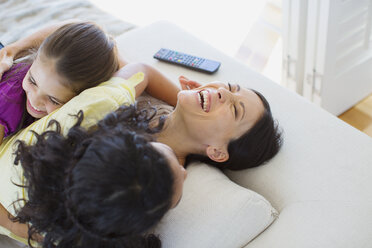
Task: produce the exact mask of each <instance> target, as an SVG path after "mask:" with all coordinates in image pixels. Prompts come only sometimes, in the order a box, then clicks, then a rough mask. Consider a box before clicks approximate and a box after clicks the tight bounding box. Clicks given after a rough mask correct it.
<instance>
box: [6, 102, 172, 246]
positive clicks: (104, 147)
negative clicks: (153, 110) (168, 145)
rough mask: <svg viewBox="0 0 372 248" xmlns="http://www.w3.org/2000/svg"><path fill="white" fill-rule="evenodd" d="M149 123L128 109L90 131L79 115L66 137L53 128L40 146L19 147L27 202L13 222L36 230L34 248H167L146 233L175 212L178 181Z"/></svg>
mask: <svg viewBox="0 0 372 248" xmlns="http://www.w3.org/2000/svg"><path fill="white" fill-rule="evenodd" d="M148 116H149V113H148V112H143V111H142V112H139V111H137V109H136V107H135V106H133V105H131V106H124V107H121V108H120V109H119V110H117V111H115V112H113V113H110V114H108V115H107V116H106V117H105V119H103V120H102V121H100V122H99V123H98V124H97V125H96V126H95V127H94V128H90V129H89V130H85V129H84V128H82V127H81V126H80V125H81V122H82V120H83V113H82V112H79V114H78V115H77V118H78V121H77V123H76V124H75V125H74V126H73V127H72V128H71V129H70V130H69V132H68V134H67V136H66V137H65V136H63V135H62V134H61V132H60V131H61V128H60V125H59V123H58V122H57V121H55V120H54V121H51V122H50V123H49V126H51V125H54V126H55V131H46V132H44V133H42V134H36V133H35V134H36V136H37V141H36V143H35V144H33V145H29V146H28V145H26V144H25V143H24V142H22V141H18V147H17V151H16V153H15V155H16V159H15V164H18V163H20V164H21V166H22V167H23V169H24V176H25V179H26V180H25V185H24V187H25V188H26V190H27V194H28V199H22V200H24V201H25V205H24V206H23V207H22V208H21V209H19V210H18V212H17V215H16V217H15V218H14V219H13V221H18V222H20V223H30V224H31V226H30V229H29V233H28V234H29V238H28V241H29V245H31V239H32V238H31V237H33V235H34V234H36V233H40V234H42V235H44V239H43V241H42V246H43V247H48V248H49V247H60V248H63V247H69V248H70V247H79V248H80V247H81V248H82V247H89V248H94V247H100V248H102V247H125V248H134V247H161V242H160V239H159V238H158V237H157V236H155V235H153V234H146V232H148V231H149V229H150V228H152V227H153V226H154V225H155V224H156V223H158V222H159V220H160V219H161V218H162V217H163V216H164V214H165V213H166V212H167V211H168V210H169V208H170V207H171V199H172V195H173V181H174V178H173V174H172V172H171V169H170V167H169V164H168V162H167V160H166V158H165V157H164V156H163V155H161V154H160V153H159V152H158V151H157V150H155V149H154V147H153V146H152V145H151V144H150V142H149V141H150V140H151V138H150V136H149V135H147V133H149V132H150V133H151V132H153V130H150V129H149V128H148V122H149V119H150V118H149V117H148Z"/></svg>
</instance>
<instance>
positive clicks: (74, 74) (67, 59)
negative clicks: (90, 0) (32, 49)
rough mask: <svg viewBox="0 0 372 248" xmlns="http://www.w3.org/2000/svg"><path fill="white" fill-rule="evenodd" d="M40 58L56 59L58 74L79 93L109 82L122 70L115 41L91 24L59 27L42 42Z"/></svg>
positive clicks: (72, 24)
mask: <svg viewBox="0 0 372 248" xmlns="http://www.w3.org/2000/svg"><path fill="white" fill-rule="evenodd" d="M37 56H40V58H41V59H45V58H48V59H53V60H55V68H56V71H57V73H58V75H60V77H61V78H62V79H64V80H63V83H64V84H65V86H67V87H69V88H71V89H72V90H73V91H74V92H75V93H76V94H78V93H80V92H81V91H83V90H85V89H87V88H90V87H94V86H96V85H98V84H99V83H101V82H104V81H106V80H108V79H110V78H111V77H112V75H113V74H114V73H115V72H116V71H117V70H118V69H119V59H118V52H117V48H116V44H115V41H114V40H113V39H112V38H111V37H109V36H108V35H107V34H106V33H105V32H104V31H103V30H102V29H101V28H100V27H98V26H97V25H96V24H94V23H90V22H79V23H70V24H66V25H64V26H62V27H60V28H59V29H57V30H56V31H55V32H53V33H52V34H51V35H49V36H48V37H47V38H46V39H45V40H44V41H43V43H42V44H41V46H40V48H39V52H38V55H37Z"/></svg>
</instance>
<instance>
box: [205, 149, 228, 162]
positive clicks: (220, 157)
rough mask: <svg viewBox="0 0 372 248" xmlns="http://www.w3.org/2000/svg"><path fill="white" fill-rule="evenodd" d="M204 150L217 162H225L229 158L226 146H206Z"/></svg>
mask: <svg viewBox="0 0 372 248" xmlns="http://www.w3.org/2000/svg"><path fill="white" fill-rule="evenodd" d="M206 152H207V156H208V157H209V158H210V159H211V160H213V161H215V162H218V163H222V162H225V161H227V160H228V159H229V152H228V151H227V148H226V147H216V146H208V147H207V150H206Z"/></svg>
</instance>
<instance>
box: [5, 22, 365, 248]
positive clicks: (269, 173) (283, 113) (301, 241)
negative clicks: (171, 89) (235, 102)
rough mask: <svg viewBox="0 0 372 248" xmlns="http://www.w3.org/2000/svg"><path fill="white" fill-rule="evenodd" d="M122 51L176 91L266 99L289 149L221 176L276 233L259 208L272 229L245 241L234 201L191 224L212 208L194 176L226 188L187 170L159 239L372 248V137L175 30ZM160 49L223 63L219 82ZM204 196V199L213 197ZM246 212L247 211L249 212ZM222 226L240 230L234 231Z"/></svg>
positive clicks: (125, 38) (139, 34)
mask: <svg viewBox="0 0 372 248" xmlns="http://www.w3.org/2000/svg"><path fill="white" fill-rule="evenodd" d="M206 32H207V31H206ZM221 39H224V37H223V34H221ZM117 42H118V45H119V50H120V51H121V52H122V53H123V54H124V57H125V58H127V59H128V60H130V61H139V62H146V63H148V64H151V65H153V66H154V67H156V68H158V69H159V70H160V71H162V72H163V73H164V74H166V75H167V76H168V77H170V78H171V79H173V80H174V81H175V82H176V81H177V78H178V76H179V75H185V76H187V77H189V78H192V79H196V80H198V81H200V82H209V81H214V80H220V81H226V82H239V84H241V85H243V86H246V87H250V88H254V89H256V90H258V91H260V92H262V93H263V94H264V95H265V96H266V97H267V99H268V100H269V102H270V104H271V106H272V110H273V114H274V115H275V117H276V118H277V119H278V121H279V123H280V125H281V127H282V128H283V130H284V145H283V147H282V149H281V151H280V153H279V154H278V155H277V156H276V157H275V158H274V159H272V160H271V161H270V162H269V163H267V164H266V165H263V166H261V167H258V168H254V169H249V170H245V171H240V172H231V171H226V172H225V174H226V175H227V176H228V177H229V178H230V179H231V180H232V181H233V182H235V183H236V184H235V183H233V182H231V181H229V180H228V181H229V182H230V183H231V184H232V185H235V186H234V187H235V188H234V190H235V191H239V190H242V188H240V187H239V186H237V185H241V186H243V187H245V188H247V189H251V190H253V191H255V192H257V193H259V194H261V195H262V196H264V197H265V198H266V199H267V200H268V201H269V202H270V203H271V204H272V205H273V207H274V208H275V209H276V210H277V211H278V212H279V217H278V218H277V219H276V220H275V221H274V222H273V223H272V224H271V225H270V223H271V222H272V220H273V218H271V217H272V216H271V217H270V216H267V215H265V214H264V213H267V211H266V210H270V209H269V208H268V204H266V203H265V200H264V199H263V200H262V199H261V200H260V202H261V203H262V204H261V203H260V204H261V205H262V207H263V208H266V210H265V211H266V212H261V213H260V215H257V216H259V218H260V219H264V224H262V225H261V226H260V227H259V229H258V230H259V232H260V231H262V230H264V229H265V228H266V227H267V228H266V230H265V231H263V232H262V233H261V234H259V233H257V232H256V233H254V234H253V235H252V236H250V237H245V236H244V235H245V234H244V233H245V230H246V229H249V228H252V223H251V222H250V221H247V220H248V219H249V218H245V217H244V218H243V217H241V215H240V213H241V210H242V209H243V210H244V206H245V205H244V206H243V207H242V206H240V205H239V202H238V201H237V202H234V203H233V202H231V203H230V202H227V204H230V205H231V206H230V209H229V211H227V210H226V211H224V209H218V208H217V206H213V209H214V210H215V211H216V212H213V213H218V214H210V215H208V213H203V215H202V217H203V218H201V217H200V216H199V217H198V215H197V214H196V215H193V214H192V213H195V211H196V210H195V211H194V208H195V209H197V206H198V205H199V204H201V202H202V201H203V203H202V204H204V206H208V200H205V199H204V198H203V196H200V195H199V196H198V197H197V198H196V199H198V200H197V201H195V199H194V202H192V200H193V198H192V197H193V196H194V195H197V194H198V193H199V192H198V191H200V192H202V191H203V189H204V187H202V186H197V187H199V189H200V190H198V189H197V188H196V189H195V188H193V189H192V186H193V184H194V183H199V182H200V181H203V178H202V177H201V178H200V177H199V178H198V177H197V175H199V174H197V173H214V174H215V175H216V177H215V178H214V179H213V180H209V183H210V184H211V183H212V184H213V183H215V184H216V186H217V184H219V182H220V181H222V180H225V178H224V175H223V174H222V172H219V171H217V170H213V169H211V168H209V167H207V166H205V165H204V166H203V165H198V166H194V167H191V168H190V169H188V170H189V175H188V179H187V180H188V181H187V182H186V185H185V192H184V197H183V199H182V201H181V204H180V205H181V206H179V208H178V210H177V208H176V209H175V210H172V211H171V212H170V213H169V215H167V216H166V218H165V220H164V221H163V223H161V226H160V227H158V228H157V229H156V230H155V231H156V232H158V233H160V236H161V239H162V240H163V244H164V247H170V248H173V247H175V248H180V247H193V248H194V247H200V248H204V247H232V248H234V247H236V248H237V247H246V248H267V247H276V248H277V247H283V248H292V247H293V248H307V247H308V248H315V247H332V248H333V247H335V248H336V247H337V248H338V247H339V248H341V247H342V248H350V247H357V248H370V247H372V139H371V138H370V137H368V136H367V135H365V134H363V133H361V132H359V131H358V130H356V129H354V128H352V127H350V126H349V125H347V124H346V123H344V122H342V121H340V120H339V119H337V118H336V117H334V116H332V115H331V114H329V113H327V112H326V111H324V110H322V109H320V108H319V107H317V106H315V105H314V104H312V103H310V102H308V101H307V100H305V99H304V98H302V97H300V96H298V95H296V94H295V93H293V92H291V91H289V90H287V89H285V88H283V87H281V86H279V85H278V84H276V83H274V82H272V81H270V80H269V79H267V78H265V77H263V76H261V75H259V74H258V73H255V72H253V71H251V70H250V69H249V68H247V67H246V66H244V65H243V64H241V63H239V62H238V61H236V60H234V59H233V58H231V57H228V56H226V55H224V54H223V53H222V52H220V51H218V50H216V49H214V48H212V47H211V46H209V45H208V44H206V43H204V42H202V41H200V40H198V39H197V38H196V37H193V36H192V35H190V34H188V33H187V32H185V31H183V30H182V29H180V28H178V27H176V26H174V25H172V24H170V23H167V22H158V23H155V24H153V25H150V26H147V27H143V28H137V29H135V30H132V31H130V32H127V33H125V34H123V35H121V36H119V37H118V38H117ZM162 47H164V48H170V49H175V50H178V51H183V52H186V53H189V54H194V55H198V56H202V57H207V58H210V59H214V60H218V61H221V62H222V65H221V68H220V69H219V71H218V72H217V73H215V74H213V75H208V74H203V73H200V72H195V71H191V70H188V69H185V68H182V67H179V66H174V65H170V64H166V63H163V62H159V61H157V60H155V59H153V58H152V55H153V54H154V53H155V52H156V51H157V50H158V49H160V48H162ZM218 175H219V176H218ZM209 186H211V185H209ZM212 186H213V185H212ZM205 189H207V188H205ZM208 190H209V193H208V194H213V192H212V191H211V190H210V189H208ZM212 190H213V187H212ZM214 190H215V191H218V192H222V191H223V187H221V185H219V187H215V188H214ZM244 190H245V189H244ZM242 197H243V193H242ZM190 201H191V202H190ZM213 203H214V202H212V203H211V204H213ZM186 206H188V209H185V208H186ZM193 206H194V207H193ZM209 207H210V206H209ZM235 208H236V214H234V209H235ZM256 210H257V209H252V211H256ZM177 211H178V212H177ZM193 211H194V212H193ZM249 212H250V209H246V211H245V213H246V214H249ZM238 213H239V215H238ZM272 213H274V212H273V211H272ZM226 220H230V222H231V221H236V222H242V221H243V223H239V225H237V226H235V227H234V228H231V223H230V224H229V223H228V224H229V225H227V224H226V223H227V222H226ZM269 225H270V226H269ZM258 234H259V235H258ZM256 235H258V236H257V237H255V236H256ZM254 237H255V238H254ZM252 238H254V239H253V240H252ZM238 239H239V240H238ZM251 240H252V241H251ZM6 242H7V240H6V239H5V238H3V237H2V238H1V239H0V247H10V246H9V245H8V244H6ZM5 244H6V245H5Z"/></svg>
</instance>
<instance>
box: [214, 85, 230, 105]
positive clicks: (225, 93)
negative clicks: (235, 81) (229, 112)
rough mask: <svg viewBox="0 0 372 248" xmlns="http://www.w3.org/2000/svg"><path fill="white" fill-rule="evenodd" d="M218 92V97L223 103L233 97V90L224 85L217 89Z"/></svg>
mask: <svg viewBox="0 0 372 248" xmlns="http://www.w3.org/2000/svg"><path fill="white" fill-rule="evenodd" d="M217 94H218V99H219V100H220V102H221V103H224V102H225V101H227V100H229V99H230V98H231V92H230V91H229V90H227V89H226V88H223V87H221V88H219V89H218V90H217Z"/></svg>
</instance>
